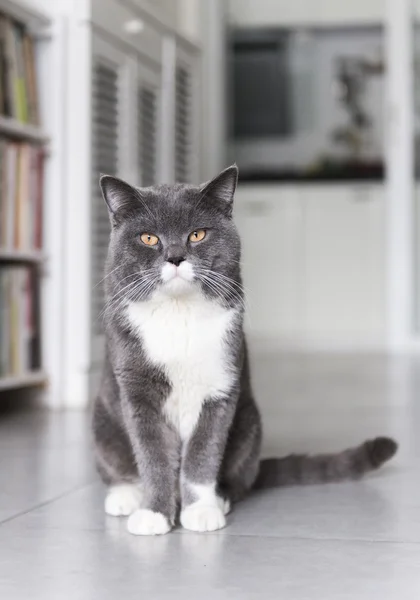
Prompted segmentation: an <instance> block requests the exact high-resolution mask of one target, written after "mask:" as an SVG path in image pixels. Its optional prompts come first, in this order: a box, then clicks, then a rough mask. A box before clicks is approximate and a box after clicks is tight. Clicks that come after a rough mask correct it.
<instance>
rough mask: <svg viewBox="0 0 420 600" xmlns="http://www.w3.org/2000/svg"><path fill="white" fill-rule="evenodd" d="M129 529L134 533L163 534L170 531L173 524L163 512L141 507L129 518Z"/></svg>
mask: <svg viewBox="0 0 420 600" xmlns="http://www.w3.org/2000/svg"><path fill="white" fill-rule="evenodd" d="M127 529H128V531H129V533H132V534H133V535H162V534H164V533H168V531H170V530H171V526H170V524H169V521H168V519H167V518H166V517H165V515H163V514H162V513H159V512H154V511H153V510H148V509H146V508H140V509H139V510H136V512H133V514H132V515H130V517H129V518H128V521H127Z"/></svg>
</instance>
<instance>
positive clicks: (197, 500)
mask: <svg viewBox="0 0 420 600" xmlns="http://www.w3.org/2000/svg"><path fill="white" fill-rule="evenodd" d="M235 404H236V402H235V398H232V397H231V398H227V399H219V400H210V401H207V402H206V403H205V404H204V405H203V408H202V411H201V414H200V417H199V420H198V423H197V425H196V427H195V429H194V431H193V433H192V435H191V437H190V439H189V440H188V441H187V442H186V444H185V448H184V452H183V460H182V466H181V517H180V519H181V525H182V526H183V527H185V528H186V529H190V530H192V531H215V530H216V529H221V528H222V527H224V526H225V524H226V518H225V515H226V514H227V512H229V509H230V505H229V502H226V501H225V499H224V498H223V497H221V496H220V495H219V493H218V476H219V472H220V467H221V464H222V460H223V455H224V452H225V447H226V441H227V436H228V432H229V427H230V425H231V423H232V418H233V413H234V410H235Z"/></svg>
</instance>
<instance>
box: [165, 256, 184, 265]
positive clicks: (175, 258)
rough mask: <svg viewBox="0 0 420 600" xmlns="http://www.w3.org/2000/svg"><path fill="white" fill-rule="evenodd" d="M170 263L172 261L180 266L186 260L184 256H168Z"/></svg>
mask: <svg viewBox="0 0 420 600" xmlns="http://www.w3.org/2000/svg"><path fill="white" fill-rule="evenodd" d="M166 260H167V261H168V262H169V263H172V264H173V265H175V266H176V267H179V265H180V264H181V263H182V262H183V261H184V260H185V257H184V256H168V258H167V259H166Z"/></svg>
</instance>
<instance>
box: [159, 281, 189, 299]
mask: <svg viewBox="0 0 420 600" xmlns="http://www.w3.org/2000/svg"><path fill="white" fill-rule="evenodd" d="M160 291H161V293H163V294H165V295H166V296H170V297H172V298H178V297H182V296H190V295H191V294H194V293H196V291H197V286H196V285H194V283H193V282H192V281H187V280H186V279H183V278H182V277H179V276H178V277H174V278H173V279H171V280H170V281H166V282H165V283H164V284H163V285H162V287H161V288H160Z"/></svg>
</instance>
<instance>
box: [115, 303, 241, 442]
mask: <svg viewBox="0 0 420 600" xmlns="http://www.w3.org/2000/svg"><path fill="white" fill-rule="evenodd" d="M127 314H128V319H129V321H130V323H131V325H132V327H133V329H134V330H135V331H136V332H137V333H138V335H139V336H140V337H141V339H142V342H143V344H144V347H145V351H146V353H147V356H148V360H149V361H150V362H152V363H153V364H156V365H159V366H160V367H161V368H163V369H164V371H165V373H166V375H167V377H168V379H169V381H170V383H171V386H172V392H171V394H170V396H169V397H168V398H167V400H166V402H165V405H164V413H165V415H166V418H167V419H168V420H169V421H170V422H171V423H172V424H173V425H174V426H175V427H176V428H177V429H178V431H179V433H180V436H181V439H183V440H185V439H187V438H188V437H189V436H190V435H191V433H192V431H193V430H194V427H195V425H196V424H197V421H198V418H199V416H200V412H201V408H202V406H203V403H204V401H205V400H206V399H210V400H211V398H215V397H220V396H221V395H224V394H226V393H228V391H229V389H230V387H231V385H232V375H231V372H230V369H229V363H228V359H227V355H226V345H225V343H224V342H225V338H226V333H227V332H228V331H229V329H230V328H231V327H232V323H233V322H234V319H235V315H236V311H235V310H232V309H230V310H229V309H225V308H222V307H221V306H219V305H217V304H216V303H214V302H210V301H209V300H206V299H205V298H203V297H198V296H197V297H193V298H191V297H189V298H182V299H173V298H165V299H162V298H160V299H159V300H151V301H148V302H142V303H132V304H130V305H129V306H128V308H127Z"/></svg>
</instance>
